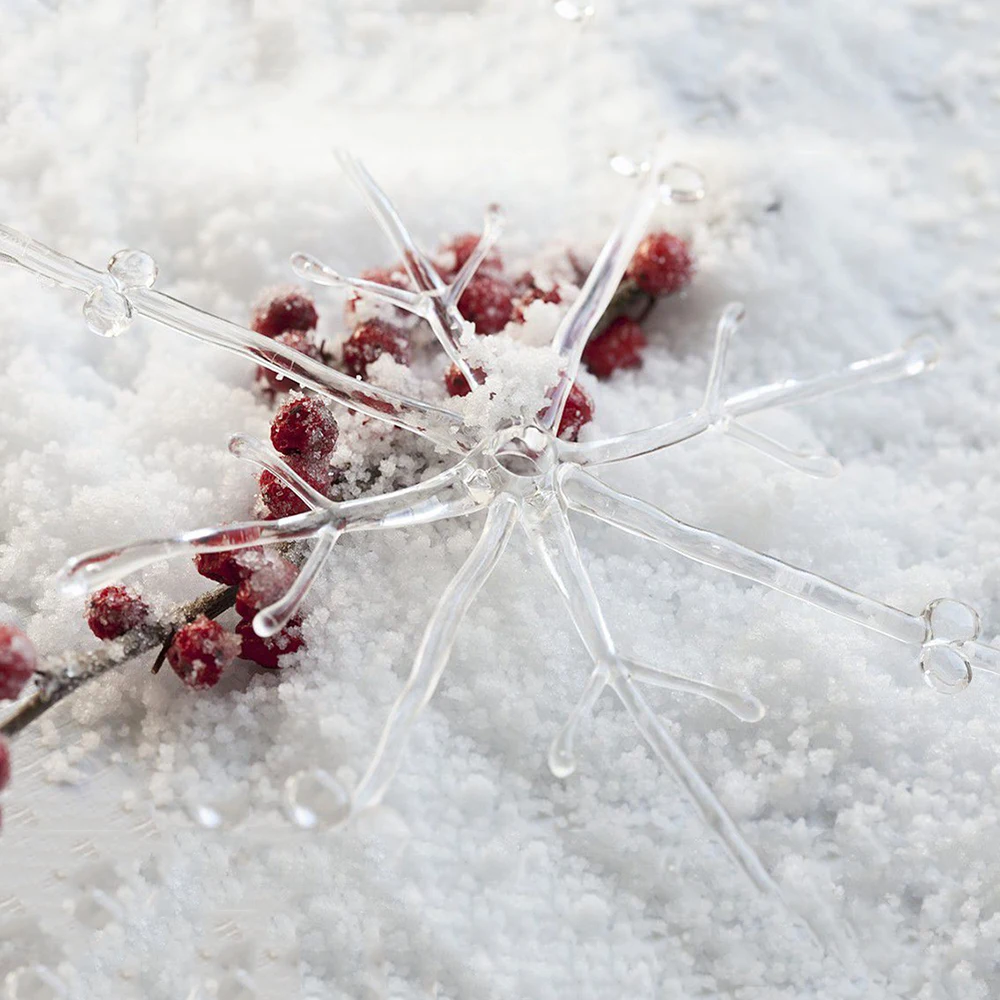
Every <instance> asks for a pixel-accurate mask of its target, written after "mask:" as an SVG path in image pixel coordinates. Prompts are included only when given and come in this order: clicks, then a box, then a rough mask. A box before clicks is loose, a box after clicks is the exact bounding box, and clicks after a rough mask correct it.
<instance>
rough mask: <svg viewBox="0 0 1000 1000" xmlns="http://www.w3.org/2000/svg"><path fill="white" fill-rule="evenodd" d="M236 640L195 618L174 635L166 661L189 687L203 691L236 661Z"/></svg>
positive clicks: (215, 624) (203, 618)
mask: <svg viewBox="0 0 1000 1000" xmlns="http://www.w3.org/2000/svg"><path fill="white" fill-rule="evenodd" d="M239 651H240V641H239V639H237V638H236V636H235V635H233V634H232V632H227V631H226V630H225V629H224V628H223V627H222V626H221V625H220V624H219V623H218V622H217V621H213V620H212V619H211V618H207V617H206V616H205V615H199V616H198V617H197V618H195V620H194V621H193V622H189V623H188V624H187V625H182V626H181V627H180V628H179V629H178V630H177V631H176V632H175V633H174V638H173V641H172V642H171V643H170V649H168V650H167V662H168V663H169V664H170V666H171V667H173V670H174V673H175V674H177V676H178V677H179V678H180V679H181V680H182V681H183V682H184V683H185V684H186V685H187V686H188V687H190V688H196V689H199V690H200V689H203V688H210V687H214V686H215V685H216V684H218V683H219V678H220V677H221V676H222V671H223V670H225V668H226V667H228V666H229V664H230V663H232V662H233V660H235V659H236V657H237V655H238V654H239Z"/></svg>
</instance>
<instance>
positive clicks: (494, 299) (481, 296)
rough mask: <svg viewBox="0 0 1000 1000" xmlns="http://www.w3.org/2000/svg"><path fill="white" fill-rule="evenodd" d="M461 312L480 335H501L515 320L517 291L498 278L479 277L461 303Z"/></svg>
mask: <svg viewBox="0 0 1000 1000" xmlns="http://www.w3.org/2000/svg"><path fill="white" fill-rule="evenodd" d="M458 311H459V312H460V313H461V314H462V315H463V316H464V317H465V318H466V319H467V320H469V322H471V323H475V324H476V333H479V334H490V333H499V332H500V331H501V330H502V329H503V328H504V327H505V326H506V325H507V324H508V323H509V322H510V321H511V319H512V318H513V316H514V288H513V286H512V285H511V284H510V282H508V281H505V280H504V279H503V278H500V277H498V276H497V275H495V274H489V273H486V274H477V275H476V276H475V277H474V278H473V279H472V281H470V282H469V287H468V288H466V290H465V291H464V292H462V297H461V298H460V299H459V300H458Z"/></svg>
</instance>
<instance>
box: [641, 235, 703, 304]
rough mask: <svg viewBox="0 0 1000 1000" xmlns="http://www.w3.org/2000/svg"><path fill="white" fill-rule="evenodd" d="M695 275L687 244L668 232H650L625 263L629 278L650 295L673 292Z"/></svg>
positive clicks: (670, 293)
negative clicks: (628, 262) (628, 261)
mask: <svg viewBox="0 0 1000 1000" xmlns="http://www.w3.org/2000/svg"><path fill="white" fill-rule="evenodd" d="M693 276H694V261H693V260H692V259H691V252H690V251H689V250H688V245H687V244H686V243H685V242H684V241H683V240H682V239H681V238H680V237H678V236H673V235H671V234H670V233H666V232H662V231H660V232H658V233H650V234H649V235H648V236H647V237H646V238H645V239H644V240H643V241H642V242H641V243H640V244H639V246H638V248H637V249H636V251H635V254H634V255H633V256H632V262H631V263H630V264H629V266H628V277H630V278H631V279H632V280H633V281H634V282H635V283H636V284H637V285H638V286H639V288H640V289H641V290H642V291H644V292H646V293H647V294H649V295H673V294H674V292H679V291H680V290H681V289H682V288H684V287H685V286H686V285H688V284H689V283H690V281H691V278H692V277H693Z"/></svg>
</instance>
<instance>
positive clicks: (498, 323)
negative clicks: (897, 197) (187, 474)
mask: <svg viewBox="0 0 1000 1000" xmlns="http://www.w3.org/2000/svg"><path fill="white" fill-rule="evenodd" d="M478 240H479V237H478V236H476V235H475V234H472V233H467V234H463V235H461V236H457V237H455V238H454V239H453V240H451V241H450V242H448V243H446V244H445V245H443V246H442V247H441V248H440V249H439V251H438V253H437V255H436V256H435V266H436V267H437V270H438V272H439V273H440V275H441V277H442V279H443V280H444V281H446V282H448V281H451V280H453V279H454V277H455V276H456V274H457V273H458V271H459V270H460V269H461V267H462V266H463V265H464V264H465V262H466V261H467V260H468V258H469V256H470V254H471V253H472V252H473V250H474V249H475V247H476V245H477V243H478ZM693 271H694V266H693V262H692V259H691V255H690V253H689V251H688V247H687V245H686V244H685V243H684V241H683V240H681V239H679V238H678V237H676V236H672V235H671V234H669V233H666V232H656V233H652V234H650V235H649V236H647V237H646V238H645V239H644V240H643V242H642V243H641V244H640V245H639V248H638V249H637V250H636V253H635V256H634V257H633V260H632V262H631V265H630V267H629V270H628V273H627V275H626V278H625V286H627V288H626V291H628V290H631V291H635V290H638V291H639V292H641V293H642V294H643V295H645V296H647V297H649V298H653V297H657V296H661V295H672V294H674V293H675V292H678V291H680V290H681V289H683V288H684V287H685V286H686V285H687V284H688V283H689V282H690V280H691V277H692V274H693ZM363 277H364V278H366V279H367V280H369V281H374V282H377V283H379V284H383V285H391V286H394V287H397V288H410V287H411V282H410V279H409V277H408V276H407V274H406V271H405V269H404V268H403V267H402V266H401V265H396V266H391V267H387V268H379V269H376V270H371V271H367V272H365V273H364V274H363ZM564 294H565V292H564V290H563V289H561V288H560V286H559V285H558V284H557V283H552V282H548V283H544V282H543V283H540V282H539V279H538V278H536V276H535V275H533V274H532V273H531V272H525V273H523V274H521V275H520V276H519V277H516V278H512V277H510V276H509V275H508V274H506V273H505V270H504V262H503V258H502V256H501V254H500V252H499V250H497V249H495V248H494V249H493V250H491V251H490V253H489V254H488V255H487V257H486V259H485V260H484V261H483V263H482V265H481V266H480V268H479V270H478V272H477V273H476V275H475V277H474V278H473V279H472V281H471V282H470V283H469V285H468V287H467V288H466V290H465V291H464V293H463V294H462V296H461V298H460V299H459V302H458V307H459V311H460V312H461V314H462V316H463V317H464V318H465V319H466V320H468V321H469V322H470V323H472V324H473V325H474V327H475V332H476V333H477V334H479V335H482V336H490V335H493V334H497V333H499V332H500V331H502V330H503V329H504V328H505V327H507V326H508V324H514V325H515V326H518V325H522V324H524V323H525V322H526V313H527V311H528V308H529V307H530V306H531V304H532V303H534V302H539V301H541V302H545V303H549V304H560V303H561V302H562V301H563V297H564ZM345 319H346V321H347V325H348V327H349V329H350V331H351V332H350V335H349V336H348V338H347V340H346V341H345V342H344V344H343V346H342V349H341V357H340V367H341V368H342V370H343V371H345V372H346V373H348V374H350V375H353V376H355V377H358V378H364V377H366V376H367V374H368V368H369V366H370V365H371V364H373V363H374V362H375V361H377V360H378V358H380V357H381V356H382V355H383V354H388V355H389V356H390V357H392V358H393V359H394V360H395V361H396V362H398V363H399V364H402V365H409V364H410V363H411V361H412V360H413V343H412V340H411V335H412V332H413V328H414V320H413V317H412V316H410V315H409V314H408V313H405V312H403V311H402V310H400V309H397V308H395V307H392V306H389V307H386V306H384V305H378V304H374V303H369V302H367V301H365V300H364V297H363V295H362V294H361V293H353V294H352V295H351V297H350V298H349V299H348V301H347V304H346V307H345ZM318 323H319V314H318V313H317V310H316V305H315V303H314V302H313V300H312V298H310V296H309V295H307V294H306V292H305V291H303V290H302V289H299V288H294V287H290V288H281V289H275V290H272V291H271V292H269V293H267V294H265V295H264V296H263V297H262V298H261V299H260V300H259V301H258V303H257V304H256V305H255V306H254V308H253V311H252V316H251V326H252V327H253V329H254V330H255V331H256V332H257V333H259V334H261V335H263V336H265V337H268V338H269V339H272V340H276V341H279V342H281V343H283V344H285V345H287V346H289V347H292V348H294V349H295V350H298V351H301V352H303V353H305V354H307V355H308V356H310V357H312V358H314V359H317V360H320V359H322V358H323V352H322V349H321V346H320V344H319V342H318V341H317V340H316V339H315V332H316V328H317V325H318ZM645 346H646V338H645V335H644V334H643V332H642V328H641V327H640V325H639V323H638V322H637V321H636V320H634V319H632V318H630V317H628V316H627V315H619V316H617V317H614V318H612V320H611V322H610V323H609V324H608V325H607V326H606V327H605V328H604V329H603V330H602V331H601V332H600V333H599V334H598V335H597V336H596V337H594V338H593V339H592V340H591V342H590V343H589V344H588V345H587V347H586V349H585V351H584V355H583V360H584V363H585V364H586V366H587V368H588V369H589V371H590V372H591V373H592V374H593V375H595V376H597V377H598V378H601V379H606V378H608V377H610V376H611V375H612V374H613V373H614V372H616V371H618V370H619V369H625V368H637V367H639V366H640V365H641V364H642V352H643V349H644V348H645ZM486 374H487V373H486V372H485V371H484V370H483V369H480V368H477V369H475V375H476V377H477V379H479V380H480V381H485V379H486ZM257 379H258V382H259V384H260V385H261V386H262V388H263V389H264V390H265V392H266V394H267V395H268V397H269V398H271V399H273V400H275V401H278V400H279V399H280V404H279V405H278V408H277V410H276V412H275V415H274V418H273V421H272V424H271V444H272V445H273V446H274V449H275V451H277V452H278V453H279V454H281V455H282V456H283V457H284V459H285V461H286V462H287V463H288V465H290V466H291V467H292V468H293V469H294V470H295V472H297V473H298V474H299V475H300V476H301V477H302V478H303V479H304V480H305V481H306V482H307V483H309V484H310V485H311V486H312V487H313V488H314V489H315V490H317V491H318V492H320V493H321V494H323V495H324V496H327V497H329V498H331V499H338V498H339V497H338V495H337V488H338V485H339V484H340V482H341V481H342V478H343V476H342V472H341V470H340V469H338V468H337V467H336V466H335V465H334V464H333V463H332V461H331V456H332V455H333V453H334V451H335V449H336V446H337V438H338V433H339V431H338V426H337V421H336V419H335V418H334V416H333V414H332V413H331V412H330V411H329V409H328V408H327V407H326V405H325V404H324V403H322V402H320V401H319V400H318V399H317V398H315V397H313V396H308V395H304V394H302V393H301V392H300V391H295V390H298V389H299V388H300V387H298V386H297V385H296V383H295V382H294V381H293V380H292V379H288V378H285V379H283V378H281V377H280V376H278V375H276V374H274V373H273V372H271V371H270V370H268V369H264V368H259V369H258V374H257ZM444 386H445V389H446V391H447V392H448V394H449V395H450V396H452V397H459V396H466V395H468V394H469V393H470V392H472V387H471V386H470V385H469V383H468V381H467V380H466V379H465V377H464V376H463V375H462V373H461V372H460V371H459V370H458V369H457V368H456V367H455V366H454V365H451V366H449V367H448V368H447V369H446V371H445V373H444ZM593 415H594V403H593V400H592V399H591V398H590V396H589V395H588V394H587V393H586V392H585V391H584V390H583V388H582V387H581V386H580V385H578V384H574V386H573V387H572V389H571V391H570V394H569V397H568V399H567V401H566V406H565V409H564V411H563V416H562V421H561V423H560V425H559V436H560V437H562V438H565V439H567V440H571V441H575V440H576V439H577V436H578V435H579V433H580V429H581V428H582V427H583V426H584V425H585V424H587V423H589V422H590V420H592V419H593ZM258 486H259V503H260V506H261V507H262V508H263V514H264V516H265V517H266V518H271V519H275V518H282V517H289V516H292V515H295V514H300V513H303V512H304V511H305V510H306V509H307V506H306V504H305V502H304V501H303V500H302V499H301V498H300V497H299V496H298V495H297V494H296V493H295V492H294V491H293V490H292V489H290V488H289V487H288V486H286V485H285V484H284V483H283V482H282V481H281V480H280V479H278V478H277V477H276V476H275V475H273V474H272V473H271V472H269V471H267V470H265V471H263V472H261V473H260V477H259V480H258ZM195 565H196V568H197V570H198V572H199V573H200V574H201V575H202V576H204V577H206V578H207V579H209V580H213V581H215V582H216V583H221V584H225V585H226V586H228V587H235V588H237V589H236V594H235V607H236V612H237V614H238V615H239V617H240V621H239V624H238V625H237V626H236V628H235V631H234V632H230V631H227V630H226V629H225V628H224V627H223V626H222V625H221V624H220V623H219V622H218V621H215V620H213V619H211V618H208V617H206V616H205V615H200V616H199V617H197V618H195V619H194V620H193V621H191V622H189V623H187V624H186V625H182V626H181V627H180V628H178V629H177V630H176V631H175V632H174V633H173V636H172V638H171V640H170V644H169V647H168V649H167V652H166V659H167V662H168V663H169V664H170V666H171V667H172V668H173V670H174V672H175V673H176V674H177V676H178V677H179V678H180V679H181V680H182V681H183V682H184V683H185V684H186V685H188V686H189V687H192V688H196V689H201V688H209V687H213V686H214V685H215V684H217V683H218V681H219V679H220V678H221V676H222V673H223V671H224V670H225V669H226V667H228V666H229V665H230V664H231V663H232V662H233V661H234V660H235V659H236V658H237V657H240V658H242V659H244V660H249V661H251V662H253V663H256V664H257V665H258V666H261V667H266V668H269V669H275V668H277V667H278V666H279V660H280V657H281V656H283V655H285V654H287V653H293V652H295V651H296V650H298V649H300V648H301V647H302V644H303V640H302V636H301V628H300V626H301V619H300V618H295V619H293V620H292V622H291V623H290V624H289V625H288V626H287V627H286V628H285V629H284V630H282V631H281V632H279V633H278V634H277V635H274V636H271V637H269V638H266V639H265V638H261V637H260V636H258V635H257V634H256V633H255V632H254V629H253V618H254V616H255V615H256V614H257V612H259V611H260V610H261V609H262V608H265V607H267V606H268V605H269V604H271V603H273V602H274V601H275V600H277V599H278V598H279V597H281V595H282V594H284V593H285V591H286V590H287V588H288V587H289V585H290V584H291V582H292V581H293V580H294V579H295V576H296V573H297V567H296V566H295V564H294V563H292V562H291V561H290V560H289V559H287V558H286V557H285V556H283V555H280V554H275V553H273V552H269V551H265V550H264V549H263V548H261V547H259V546H250V547H248V548H243V549H238V550H235V551H232V552H206V553H202V554H200V555H198V556H197V558H196V559H195ZM149 614H150V612H149V608H148V606H147V605H146V603H145V602H144V601H143V600H142V599H141V598H140V597H139V596H138V595H137V594H135V593H133V592H132V591H130V590H128V589H127V588H125V587H122V586H111V587H105V588H104V589H103V590H100V591H98V592H97V593H95V594H94V595H93V596H92V597H91V598H90V600H89V602H88V605H87V622H88V624H89V626H90V629H91V631H92V632H93V633H94V635H96V636H97V637H98V638H99V639H104V640H114V639H120V638H122V637H123V636H125V635H126V634H128V633H129V632H131V631H132V630H134V629H137V628H141V627H142V626H143V625H144V624H146V623H147V622H148V621H149ZM5 630H6V631H5ZM34 663H35V660H34V653H33V650H32V649H31V645H30V643H28V641H27V639H26V637H24V636H23V634H22V633H20V632H18V631H17V630H16V629H13V630H12V629H10V628H9V627H8V626H0V698H4V697H7V698H13V697H16V695H17V693H18V692H19V691H20V690H21V688H22V687H23V685H24V683H25V682H26V681H27V679H28V678H29V677H30V676H31V674H32V672H33V670H34ZM4 753H5V749H4V748H3V747H2V746H0V787H2V785H3V780H2V778H3V767H4V760H5V758H4V756H3V754H4Z"/></svg>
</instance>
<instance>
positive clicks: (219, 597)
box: [0, 587, 236, 736]
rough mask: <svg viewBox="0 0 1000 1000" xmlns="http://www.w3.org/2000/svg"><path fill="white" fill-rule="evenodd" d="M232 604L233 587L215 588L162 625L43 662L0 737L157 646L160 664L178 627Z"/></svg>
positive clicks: (143, 627) (177, 610)
mask: <svg viewBox="0 0 1000 1000" xmlns="http://www.w3.org/2000/svg"><path fill="white" fill-rule="evenodd" d="M235 602H236V588H235V587H219V588H217V589H216V590H210V591H207V592H206V593H204V594H201V595H200V596H199V597H196V598H195V599H194V600H193V601H188V603H187V604H181V605H179V606H178V607H176V608H175V609H174V611H173V612H172V613H171V614H170V615H169V616H168V617H167V618H166V619H165V620H164V621H160V622H153V623H151V624H147V625H141V626H140V627H139V628H136V629H133V630H132V631H131V632H129V633H128V634H127V635H125V636H124V637H123V638H122V639H120V640H118V641H116V642H110V643H107V644H106V645H104V646H103V647H102V648H101V649H95V650H93V651H92V652H88V653H78V652H71V653H64V654H62V655H61V656H57V657H52V658H50V659H48V660H46V661H45V662H44V663H43V664H42V666H40V667H39V668H38V670H37V671H36V672H35V682H36V684H37V690H36V691H35V693H34V694H33V695H31V697H30V698H28V699H27V700H26V701H24V702H23V703H22V704H21V705H19V706H18V708H17V710H16V711H15V712H14V714H13V715H11V716H10V718H8V719H6V720H5V721H4V723H3V725H0V735H3V736H13V735H14V734H15V733H19V732H20V731H21V730H22V729H24V727H25V726H27V725H29V724H30V723H32V722H34V721H35V719H37V718H38V717H39V716H40V715H42V714H43V713H44V712H46V711H48V710H49V709H50V708H51V707H52V706H53V705H56V704H58V703H59V702H60V701H62V700H63V698H65V697H66V696H67V695H70V694H72V693H73V692H74V691H75V690H76V689H77V688H79V687H82V686H83V685H84V684H86V683H87V682H88V681H91V680H93V679H94V678H95V677H100V676H101V674H104V673H107V672H108V671H109V670H111V669H113V668H114V667H117V666H120V665H121V664H123V663H127V662H128V661H129V660H132V659H135V657H137V656H139V655H140V654H142V653H147V652H149V650H151V649H155V648H156V647H157V646H159V647H160V656H159V657H157V659H158V660H159V662H162V657H164V656H166V651H167V648H168V647H169V645H170V642H171V640H172V639H173V637H174V633H175V632H176V631H177V629H178V627H179V626H181V625H183V624H185V623H186V622H190V621H194V619H195V618H197V617H198V616H199V615H206V616H207V617H209V618H218V616H219V615H221V614H222V613H223V612H224V611H226V610H227V609H229V608H231V607H232V606H233V604H234V603H235Z"/></svg>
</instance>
